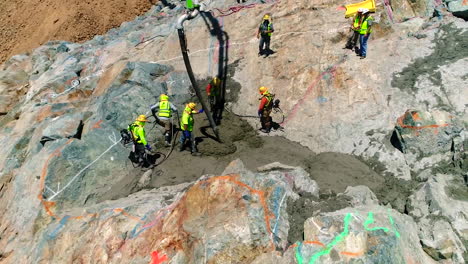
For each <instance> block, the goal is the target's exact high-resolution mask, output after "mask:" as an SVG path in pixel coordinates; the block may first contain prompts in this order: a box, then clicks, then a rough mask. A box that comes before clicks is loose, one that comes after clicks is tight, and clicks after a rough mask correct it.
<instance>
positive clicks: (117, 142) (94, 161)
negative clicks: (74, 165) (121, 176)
mask: <svg viewBox="0 0 468 264" xmlns="http://www.w3.org/2000/svg"><path fill="white" fill-rule="evenodd" d="M113 139H115V134H113V137H111V136H110V135H109V140H111V141H112V142H114V143H113V144H112V145H111V146H110V147H109V148H107V149H106V150H105V151H104V152H103V153H101V155H99V156H98V157H97V158H96V159H95V160H93V161H92V162H91V163H89V164H88V165H86V167H84V168H83V169H81V170H80V171H79V172H78V173H77V174H76V175H75V176H73V178H71V180H70V181H69V182H68V183H67V184H66V185H65V186H64V187H63V188H62V189H61V190H57V192H56V193H55V194H54V195H52V196H51V197H50V198H49V199H48V201H52V199H54V198H55V197H56V196H57V195H59V194H60V193H62V192H63V191H64V190H65V189H67V188H68V187H69V186H70V185H71V184H72V182H73V181H75V180H76V178H77V177H78V176H79V175H80V174H82V173H83V172H84V171H85V170H87V169H88V168H89V167H91V166H92V165H93V164H94V163H96V162H97V161H98V160H99V159H101V158H102V156H104V154H106V153H107V152H109V151H110V150H111V149H112V148H113V147H114V146H115V145H117V144H119V143H120V141H121V140H122V138H120V139H119V140H118V141H115V140H113Z"/></svg>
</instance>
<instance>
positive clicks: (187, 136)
mask: <svg viewBox="0 0 468 264" xmlns="http://www.w3.org/2000/svg"><path fill="white" fill-rule="evenodd" d="M183 134H184V137H185V138H190V131H187V130H184V131H183Z"/></svg>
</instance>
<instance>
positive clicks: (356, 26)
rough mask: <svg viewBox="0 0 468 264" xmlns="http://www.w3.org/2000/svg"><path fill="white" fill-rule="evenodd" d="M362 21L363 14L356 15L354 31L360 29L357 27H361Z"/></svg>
mask: <svg viewBox="0 0 468 264" xmlns="http://www.w3.org/2000/svg"><path fill="white" fill-rule="evenodd" d="M360 22H361V16H359V15H356V16H355V17H354V23H353V27H354V28H355V29H354V31H358V30H359V29H357V28H358V27H359V23H360Z"/></svg>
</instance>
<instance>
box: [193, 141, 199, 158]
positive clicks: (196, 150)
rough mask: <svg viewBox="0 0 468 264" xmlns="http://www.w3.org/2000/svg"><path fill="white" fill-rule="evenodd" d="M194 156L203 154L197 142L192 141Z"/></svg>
mask: <svg viewBox="0 0 468 264" xmlns="http://www.w3.org/2000/svg"><path fill="white" fill-rule="evenodd" d="M192 156H201V153H200V152H198V149H197V146H196V145H195V143H192Z"/></svg>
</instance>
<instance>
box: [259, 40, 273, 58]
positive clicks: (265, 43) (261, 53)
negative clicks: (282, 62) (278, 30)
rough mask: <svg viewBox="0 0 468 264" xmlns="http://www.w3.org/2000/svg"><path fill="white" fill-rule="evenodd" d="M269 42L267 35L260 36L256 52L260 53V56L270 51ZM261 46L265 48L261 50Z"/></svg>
mask: <svg viewBox="0 0 468 264" xmlns="http://www.w3.org/2000/svg"><path fill="white" fill-rule="evenodd" d="M270 40H271V36H268V35H261V36H260V45H259V47H258V48H259V50H258V52H259V53H260V55H263V54H266V53H267V52H269V51H270ZM263 46H265V48H263Z"/></svg>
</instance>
